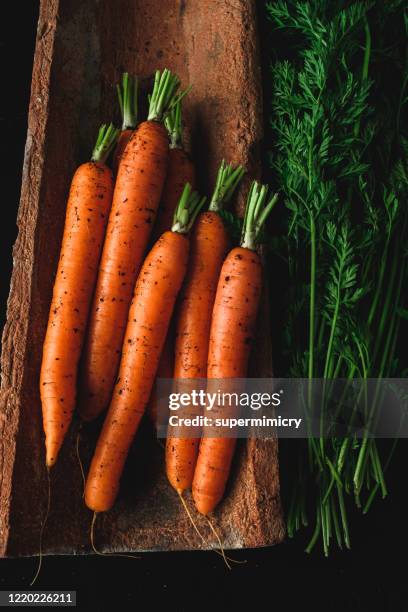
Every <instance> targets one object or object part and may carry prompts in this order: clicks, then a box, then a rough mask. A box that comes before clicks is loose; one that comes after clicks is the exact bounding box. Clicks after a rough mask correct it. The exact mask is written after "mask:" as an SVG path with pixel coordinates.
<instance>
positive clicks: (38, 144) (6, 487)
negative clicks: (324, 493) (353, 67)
mask: <svg viewBox="0 0 408 612" xmlns="http://www.w3.org/2000/svg"><path fill="white" fill-rule="evenodd" d="M164 67H168V68H170V69H171V70H174V71H175V72H177V73H178V74H179V75H180V77H181V79H182V83H183V86H186V85H187V84H189V83H191V84H192V86H193V89H192V91H191V93H190V94H189V96H188V98H187V99H186V102H185V123H186V128H187V129H186V132H187V140H188V143H189V146H190V148H191V152H192V155H193V157H194V160H195V161H196V164H197V169H198V183H199V185H198V186H199V188H200V190H201V191H202V192H203V193H208V192H209V191H210V190H211V186H212V185H213V184H214V177H215V173H216V169H217V167H218V165H219V163H220V161H221V159H222V158H225V159H226V160H228V161H231V162H234V163H241V164H243V165H245V166H246V167H247V169H248V173H249V174H250V175H251V176H258V175H259V172H260V161H259V142H260V139H261V137H262V96H261V85H260V74H259V70H260V69H259V58H258V49H257V33H256V15H255V2H252V1H249V0H228V1H227V0H199V1H198V0H166V1H165V2H158V1H157V0H115V1H112V0H99V1H98V0H87V2H83V0H42V2H41V8H40V17H39V23H38V34H37V43H36V51H35V59H34V68H33V80H32V91H31V101H30V110H29V124H28V134H27V143H26V152H25V161H24V172H23V184H22V192H21V202H20V208H19V212H18V227H19V234H18V239H17V242H16V244H15V246H14V270H13V276H12V281H11V291H10V297H9V301H8V312H7V322H6V325H5V328H4V332H3V345H2V361H1V368H2V387H1V395H0V555H7V556H23V555H31V554H37V553H38V538H39V530H40V526H41V520H42V517H43V516H44V513H45V507H46V499H47V475H46V470H45V467H44V466H45V461H44V439H43V432H42V425H41V407H40V399H39V390H38V378H39V369H40V362H41V352H42V343H43V338H44V333H45V328H46V322H47V317H48V309H49V304H50V300H51V293H52V285H53V278H54V274H55V270H56V266H57V260H58V254H59V248H60V241H61V236H62V230H63V223H64V215H65V206H66V198H67V193H68V188H69V184H70V179H71V177H72V174H73V171H74V169H75V167H76V166H77V165H78V164H79V163H80V162H82V161H84V160H86V159H87V158H89V154H90V150H91V148H92V145H93V142H94V140H95V135H96V133H97V127H98V126H99V124H100V123H101V122H104V121H110V120H111V117H112V112H113V109H115V108H116V105H117V104H116V99H115V97H116V94H115V89H114V84H115V83H116V82H117V81H118V79H119V77H120V74H121V72H122V71H124V70H127V71H128V72H130V73H135V74H138V75H140V77H141V78H142V85H143V86H144V87H145V88H146V87H147V86H148V85H149V84H150V79H151V76H152V74H153V72H154V70H155V69H157V68H161V69H162V68H164ZM117 122H118V121H117ZM248 180H249V179H247V181H248ZM246 191H247V184H246V185H244V186H243V188H242V189H241V193H240V195H239V197H238V204H237V206H238V209H239V210H240V211H242V204H243V195H245V193H246ZM259 329H260V330H261V329H262V333H259V339H258V343H257V346H256V349H255V350H254V353H253V358H252V362H251V369H252V375H254V376H264V377H266V376H271V373H272V369H271V342H270V334H269V323H268V303H267V296H265V299H264V302H263V312H262V313H261V315H260V321H259ZM99 427H100V423H97V424H94V425H92V426H91V427H90V428H89V429H87V430H83V431H82V432H81V435H80V446H79V447H80V454H81V457H82V459H83V462H84V464H85V467H86V466H87V465H88V463H89V460H90V457H91V453H92V449H93V447H94V445H95V441H96V437H97V433H98V429H99ZM77 435H78V421H76V420H75V421H74V423H73V425H72V427H71V431H70V433H69V435H68V436H67V439H66V441H65V445H64V448H63V451H62V453H61V455H60V459H59V462H58V464H57V466H56V467H55V468H54V469H53V471H52V474H51V489H52V499H51V513H50V516H49V521H48V524H47V528H46V531H45V534H44V544H43V548H44V553H45V554H77V553H87V552H89V550H90V545H89V527H90V522H91V518H92V517H91V513H90V512H89V511H88V510H87V509H86V508H85V507H84V504H83V500H82V480H81V474H80V469H79V464H78V459H77V456H76V450H75V447H76V441H77ZM188 502H189V503H190V504H191V500H188ZM197 520H198V524H199V526H200V528H202V530H203V532H204V533H205V534H206V538H207V544H206V545H203V543H202V542H201V541H200V540H199V539H198V537H197V536H196V534H195V532H194V531H193V529H192V528H191V525H190V523H189V522H188V519H187V517H186V515H185V513H184V510H183V509H182V507H181V505H180V502H179V500H178V498H177V496H176V494H175V493H174V491H173V490H172V489H171V488H170V487H169V485H168V484H167V481H166V478H165V474H164V470H163V449H162V447H161V446H160V444H159V443H158V442H157V441H156V440H155V437H154V432H152V430H151V428H150V426H149V424H148V423H145V424H144V425H143V427H142V428H141V430H140V431H139V433H138V435H137V438H136V441H135V443H134V446H133V448H132V450H131V453H130V456H129V460H128V462H127V466H126V470H125V473H124V476H123V479H122V486H121V494H120V497H119V499H118V502H117V503H116V505H115V507H114V509H113V510H112V511H110V512H108V513H106V514H105V515H103V516H98V519H97V524H96V532H95V539H96V543H97V546H98V547H99V548H100V549H101V550H104V551H125V550H127V551H141V550H182V549H196V548H197V549H199V548H211V547H213V546H217V542H216V541H215V539H214V537H213V536H212V534H211V533H210V532H209V531H208V529H207V525H206V523H205V521H204V520H203V519H201V518H200V517H198V519H197ZM214 524H215V527H216V529H217V531H218V532H219V534H220V536H221V539H222V542H223V545H224V546H225V547H227V548H241V547H255V546H266V545H271V544H275V543H277V542H280V541H281V540H282V539H283V537H284V524H283V519H282V511H281V504H280V496H279V472H278V456H277V441H276V440H275V439H269V440H259V441H256V440H251V441H242V442H241V443H240V444H239V445H238V450H237V453H236V458H235V463H234V466H233V472H232V476H231V479H230V483H229V485H228V491H227V495H226V498H225V501H224V502H223V503H222V504H221V505H220V506H219V508H218V509H217V510H216V512H215V514H214Z"/></svg>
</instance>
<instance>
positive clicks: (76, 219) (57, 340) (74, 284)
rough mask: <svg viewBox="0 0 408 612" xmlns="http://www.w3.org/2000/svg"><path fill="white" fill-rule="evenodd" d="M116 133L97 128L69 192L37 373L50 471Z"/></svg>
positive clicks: (67, 417)
mask: <svg viewBox="0 0 408 612" xmlns="http://www.w3.org/2000/svg"><path fill="white" fill-rule="evenodd" d="M118 134H119V130H116V129H115V128H114V127H113V126H112V125H110V126H109V127H106V126H105V125H103V126H102V127H101V128H100V130H99V135H98V140H97V143H96V146H95V148H94V150H93V154H92V158H91V161H90V162H87V163H85V164H82V165H81V166H79V168H78V169H77V171H76V172H75V174H74V177H73V179H72V183H71V189H70V192H69V197H68V204H67V212H66V218H65V227H64V234H63V238H62V246H61V253H60V258H59V262H58V269H57V274H56V277H55V283H54V289H53V295H52V302H51V308H50V315H49V319H48V326H47V332H46V335H45V340H44V347H43V356H42V363H41V374H40V393H41V403H42V412H43V423H44V432H45V446H46V464H47V466H48V467H51V466H52V465H54V463H55V462H56V460H57V457H58V453H59V450H60V448H61V446H62V443H63V440H64V436H65V434H66V433H67V430H68V427H69V425H70V422H71V418H72V413H73V410H74V408H75V401H76V379H77V368H78V361H79V357H80V354H81V349H82V344H83V339H84V334H85V326H86V322H87V319H88V313H89V307H90V303H91V298H92V292H93V289H94V286H95V281H96V276H97V272H98V263H99V258H100V254H101V250H102V244H103V238H104V234H105V228H106V223H107V220H108V215H109V210H110V207H111V203H112V192H113V177H112V172H111V170H110V169H109V168H108V167H107V166H106V165H105V159H106V158H107V157H108V155H109V153H110V151H111V149H112V147H113V146H114V145H115V142H116V139H117V137H118Z"/></svg>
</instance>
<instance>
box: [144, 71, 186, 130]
mask: <svg viewBox="0 0 408 612" xmlns="http://www.w3.org/2000/svg"><path fill="white" fill-rule="evenodd" d="M179 87H180V79H179V78H178V76H177V75H175V74H173V73H172V72H170V70H168V69H167V68H165V69H164V70H163V71H160V70H156V73H155V75H154V84H153V91H152V94H151V96H150V97H149V114H148V116H147V120H148V121H163V120H164V119H165V117H166V115H167V114H168V113H169V112H170V111H171V109H172V108H173V107H174V106H175V105H176V104H177V103H178V102H179V101H180V100H181V99H182V98H184V96H185V95H186V94H187V93H188V91H189V90H188V89H186V90H184V91H182V92H180V93H177V91H178V88H179Z"/></svg>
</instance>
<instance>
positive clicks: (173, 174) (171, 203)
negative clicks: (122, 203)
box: [153, 100, 195, 242]
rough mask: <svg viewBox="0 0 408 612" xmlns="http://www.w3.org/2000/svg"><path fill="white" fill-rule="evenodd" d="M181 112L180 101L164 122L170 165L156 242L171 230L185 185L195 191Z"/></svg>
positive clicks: (156, 232)
mask: <svg viewBox="0 0 408 612" xmlns="http://www.w3.org/2000/svg"><path fill="white" fill-rule="evenodd" d="M181 110H182V109H181V100H180V101H179V102H178V103H177V104H176V105H175V106H174V108H173V109H172V110H171V112H170V113H169V114H168V115H167V117H166V119H165V120H164V123H165V126H166V129H167V132H168V134H169V137H170V150H169V163H168V167H167V175H166V181H165V183H164V188H163V195H162V199H161V202H160V207H159V210H158V213H157V221H156V224H155V226H154V228H153V239H154V242H155V241H156V240H157V238H159V237H160V236H161V235H162V234H163V232H166V231H167V230H169V229H170V228H171V226H172V223H173V217H174V212H175V210H176V208H177V204H178V201H179V200H180V197H181V194H182V193H183V189H184V185H185V184H186V183H190V185H191V186H192V188H193V189H194V185H195V170H194V164H193V162H192V160H191V158H190V156H189V154H188V153H187V152H186V151H185V149H184V147H183V129H182V123H181Z"/></svg>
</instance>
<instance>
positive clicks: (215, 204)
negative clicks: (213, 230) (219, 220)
mask: <svg viewBox="0 0 408 612" xmlns="http://www.w3.org/2000/svg"><path fill="white" fill-rule="evenodd" d="M244 174H245V169H244V168H243V167H242V166H237V167H236V168H234V167H233V166H232V165H231V164H226V163H225V161H224V160H222V162H221V165H220V168H219V170H218V174H217V180H216V182H215V188H214V193H213V195H212V198H211V202H210V206H209V209H208V210H210V211H212V212H219V211H220V210H221V209H222V208H223V207H224V205H225V204H226V203H227V202H229V201H230V199H231V198H232V196H233V194H234V191H235V190H236V188H237V187H238V185H239V183H240V181H241V179H242V177H243V176H244Z"/></svg>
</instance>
